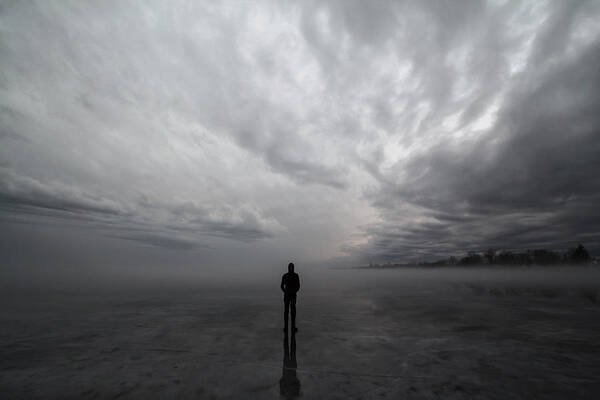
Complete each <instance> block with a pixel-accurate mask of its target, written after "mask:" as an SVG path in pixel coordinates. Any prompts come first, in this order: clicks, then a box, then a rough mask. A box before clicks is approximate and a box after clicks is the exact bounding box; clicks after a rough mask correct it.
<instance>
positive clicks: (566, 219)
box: [367, 43, 600, 259]
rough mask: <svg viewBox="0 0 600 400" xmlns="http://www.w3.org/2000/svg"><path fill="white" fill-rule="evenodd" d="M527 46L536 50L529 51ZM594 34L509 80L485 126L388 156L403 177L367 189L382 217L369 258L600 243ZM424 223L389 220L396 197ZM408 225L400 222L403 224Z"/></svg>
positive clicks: (598, 76)
mask: <svg viewBox="0 0 600 400" xmlns="http://www.w3.org/2000/svg"><path fill="white" fill-rule="evenodd" d="M536 54H537V53H536ZM598 65H600V43H596V44H595V45H593V46H590V47H589V48H587V49H586V50H585V52H583V54H581V55H579V56H578V57H576V58H574V59H571V60H568V61H566V62H565V63H564V64H562V65H560V66H558V67H556V68H554V69H552V70H550V71H548V72H547V73H545V74H543V75H542V76H541V77H539V78H538V80H537V81H533V82H523V83H522V86H519V87H516V88H515V90H514V93H512V95H511V97H510V99H509V102H508V104H507V105H506V106H505V107H504V109H503V110H502V111H501V113H500V116H499V119H498V121H497V122H496V124H495V126H494V128H492V129H493V130H496V131H497V135H490V136H486V137H483V138H482V139H479V140H477V141H476V142H475V143H474V144H472V145H467V146H466V148H465V149H461V148H459V149H454V150H449V149H448V148H446V147H445V146H443V145H442V146H438V147H435V148H433V149H431V151H429V152H428V153H427V154H425V155H424V156H422V157H419V158H415V159H413V160H411V161H410V162H409V163H407V164H404V165H398V166H397V167H398V168H402V170H403V171H404V172H403V173H405V174H406V175H407V176H408V178H407V180H405V181H404V182H402V183H401V184H397V185H394V184H389V183H385V184H384V188H383V190H381V192H378V193H376V194H375V195H374V200H373V201H374V203H373V204H374V205H375V206H376V207H378V208H380V210H381V212H382V216H383V218H384V219H385V220H386V223H384V224H383V226H376V227H373V228H372V230H371V231H370V232H369V233H370V234H371V235H372V241H371V243H370V245H371V246H372V248H371V249H369V250H367V251H372V253H371V254H370V256H371V257H375V256H380V257H383V258H388V259H394V258H399V257H400V258H401V257H406V256H407V255H409V256H410V257H411V258H419V257H420V258H431V257H432V256H438V257H442V256H446V255H449V254H456V253H460V252H461V251H466V250H482V249H485V248H488V247H492V248H526V247H550V248H553V247H559V248H560V247H565V246H568V245H572V244H573V242H577V241H581V242H585V243H587V244H588V245H589V246H591V247H592V248H593V249H594V250H595V251H598V249H599V247H600V216H599V214H598V212H597V210H596V208H597V204H599V203H598V202H599V201H600V177H599V175H598V171H599V170H600V158H599V157H598V154H600V114H599V113H598V110H599V109H600V94H599V93H598V92H597V90H596V88H597V87H600V68H598ZM404 203H409V204H411V205H414V206H415V207H419V208H422V209H423V210H424V211H423V213H422V215H423V216H424V217H425V218H426V219H427V221H428V222H417V223H414V225H412V226H411V225H410V224H407V223H406V222H405V221H398V220H396V224H395V223H394V220H395V218H396V216H397V215H403V216H404V215H406V213H403V212H402V211H401V210H399V209H398V208H397V207H396V206H397V205H399V204H404ZM407 225H408V226H407Z"/></svg>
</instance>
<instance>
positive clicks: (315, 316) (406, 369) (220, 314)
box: [0, 270, 600, 399]
mask: <svg viewBox="0 0 600 400" xmlns="http://www.w3.org/2000/svg"><path fill="white" fill-rule="evenodd" d="M510 274H511V275H508V276H510V278H507V275H502V276H500V275H498V276H496V275H494V274H486V273H475V274H473V275H468V274H467V275H465V274H462V273H461V274H456V275H455V276H453V275H452V274H451V273H449V272H448V271H446V272H444V273H442V274H440V273H439V272H436V271H435V270H433V271H418V272H414V273H413V272H407V271H381V270H378V271H349V270H336V271H329V272H328V273H327V274H326V276H323V277H320V278H318V279H313V280H312V282H311V280H310V279H309V278H307V279H304V278H306V276H303V274H302V272H300V276H301V278H302V279H303V287H302V289H301V292H300V293H299V296H298V326H299V330H300V331H299V332H298V334H297V335H296V336H295V345H296V346H295V347H296V361H297V369H296V370H295V371H294V370H293V368H289V367H288V369H284V368H283V362H284V335H283V333H282V331H281V329H282V325H283V323H282V317H281V313H282V308H283V302H282V296H281V295H280V292H278V290H279V289H278V282H277V278H278V277H276V278H275V279H274V280H273V282H268V283H269V284H273V286H274V287H273V286H270V285H267V284H265V285H250V286H240V285H236V286H235V287H227V285H205V284H201V283H198V284H197V285H195V284H193V283H190V284H188V285H186V286H181V287H177V286H168V287H161V289H160V290H157V289H152V288H145V289H143V288H137V289H135V290H124V289H119V290H114V291H111V292H108V291H102V290H95V291H87V292H86V291H83V292H82V291H78V292H76V291H63V292H51V291H48V292H46V291H38V292H32V291H15V292H5V293H4V294H3V302H2V308H3V312H2V314H1V320H0V345H1V348H2V351H1V357H0V368H1V374H0V393H3V396H2V397H3V398H175V397H178V398H206V399H211V398H215V399H227V398H242V399H252V398H256V399H273V398H280V397H282V395H281V394H282V392H283V394H286V395H290V396H291V395H292V394H293V393H294V391H295V390H296V389H297V388H294V387H290V386H289V382H290V376H291V379H292V382H293V379H294V377H293V375H294V374H295V377H296V378H297V380H298V381H299V385H300V387H299V391H300V394H301V396H302V397H304V398H340V399H342V398H343V399H354V398H356V399H359V398H365V399H369V398H457V399H458V398H465V399H467V398H468V399H472V398H491V399H511V398H520V399H531V398H557V399H565V398H569V399H572V398H589V399H592V398H598V395H599V393H600V384H599V383H598V374H599V373H600V340H599V339H598V332H600V318H599V317H600V304H598V303H596V300H597V298H596V296H597V289H598V281H599V280H598V275H599V274H598V273H597V271H592V272H591V273H586V274H585V275H582V276H580V277H579V278H573V279H567V278H566V277H565V279H562V278H561V276H563V275H560V274H557V276H558V278H552V279H550V280H547V279H546V276H547V274H546V273H540V274H538V275H535V274H534V275H535V276H533V277H531V276H528V277H527V278H525V279H520V278H518V277H517V278H513V275H514V273H512V272H511V273H510ZM332 282H333V283H332ZM332 286H333V287H332ZM288 344H289V343H288ZM288 361H289V360H288ZM287 365H288V366H289V365H290V364H287ZM284 373H286V377H285V379H283V380H282V376H283V375H284ZM280 381H281V382H280ZM286 384H287V386H286Z"/></svg>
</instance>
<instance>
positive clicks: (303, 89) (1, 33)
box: [0, 0, 600, 268]
mask: <svg viewBox="0 0 600 400" xmlns="http://www.w3.org/2000/svg"><path fill="white" fill-rule="evenodd" d="M599 88H600V2H598V1H592V0H590V1H575V0H573V1H520V0H519V1H508V2H507V1H489V2H484V1H479V0H475V1H447V2H444V1H422V0H419V1H391V2H384V1H331V2H310V1H302V2H287V1H273V2H267V1H260V2H250V1H243V2H242V1H239V2H226V3H222V4H217V2H212V1H210V2H196V1H191V2H183V1H169V2H165V1H155V2H152V1H144V2H133V1H131V2H123V1H114V2H110V1H108V2H106V1H86V2H81V1H74V2H67V1H57V2H50V1H41V2H37V3H34V2H19V1H14V2H1V3H0V224H1V227H2V231H3V233H2V248H1V250H2V253H3V259H4V260H8V261H9V262H8V264H11V263H12V264H15V265H17V264H20V263H21V264H22V263H28V262H29V263H35V262H36V260H38V261H39V260H45V261H49V260H48V259H50V258H51V259H52V260H54V261H56V260H59V261H60V260H63V261H61V262H64V263H68V262H75V261H77V260H81V262H82V263H84V262H89V263H92V264H93V261H94V259H96V260H102V262H109V261H106V260H108V258H106V257H109V255H113V256H114V257H113V258H119V259H121V260H123V259H127V260H130V261H128V262H131V263H136V262H140V260H146V261H148V260H150V259H151V260H153V261H154V262H155V263H157V264H160V263H167V262H172V261H173V260H177V262H182V263H190V264H197V265H199V266H202V265H203V264H210V263H229V264H236V265H241V264H248V265H260V264H264V263H265V262H267V263H268V262H273V263H284V262H287V261H288V260H291V259H293V260H295V261H297V262H300V263H302V262H304V263H310V262H330V261H331V260H337V261H338V262H340V260H341V261H342V262H347V263H364V262H387V261H408V260H432V259H436V258H439V257H445V256H448V255H452V254H455V255H459V254H462V253H464V252H466V251H468V250H482V249H487V248H488V247H495V248H523V249H524V248H539V247H546V248H565V247H569V246H572V245H573V244H574V243H576V242H582V243H584V244H585V245H586V246H587V247H588V248H590V249H591V250H592V252H596V254H597V253H598V250H600V207H599V206H598V205H599V204H600V174H599V171H600V90H599ZM63 253H65V254H63ZM75 253H78V255H77V257H74V256H73V254H75ZM78 257H79V258H78ZM128 257H129V258H128ZM161 257H163V258H161ZM113 261H114V260H113ZM56 262H58V261H56ZM82 268H85V267H82Z"/></svg>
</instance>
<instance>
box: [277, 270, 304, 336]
mask: <svg viewBox="0 0 600 400" xmlns="http://www.w3.org/2000/svg"><path fill="white" fill-rule="evenodd" d="M281 290H282V291H283V304H284V310H283V319H284V328H283V331H284V332H287V328H288V312H289V311H290V308H291V311H292V331H293V332H297V331H298V329H297V328H296V293H297V292H298V290H300V278H299V277H298V274H297V273H295V272H294V263H289V264H288V272H287V273H285V274H283V276H282V277H281Z"/></svg>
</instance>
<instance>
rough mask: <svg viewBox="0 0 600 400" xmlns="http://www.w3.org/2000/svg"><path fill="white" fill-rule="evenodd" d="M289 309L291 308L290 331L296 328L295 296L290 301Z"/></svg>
mask: <svg viewBox="0 0 600 400" xmlns="http://www.w3.org/2000/svg"><path fill="white" fill-rule="evenodd" d="M290 307H291V308H292V329H294V328H296V296H294V297H292V298H291V299H290Z"/></svg>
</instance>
